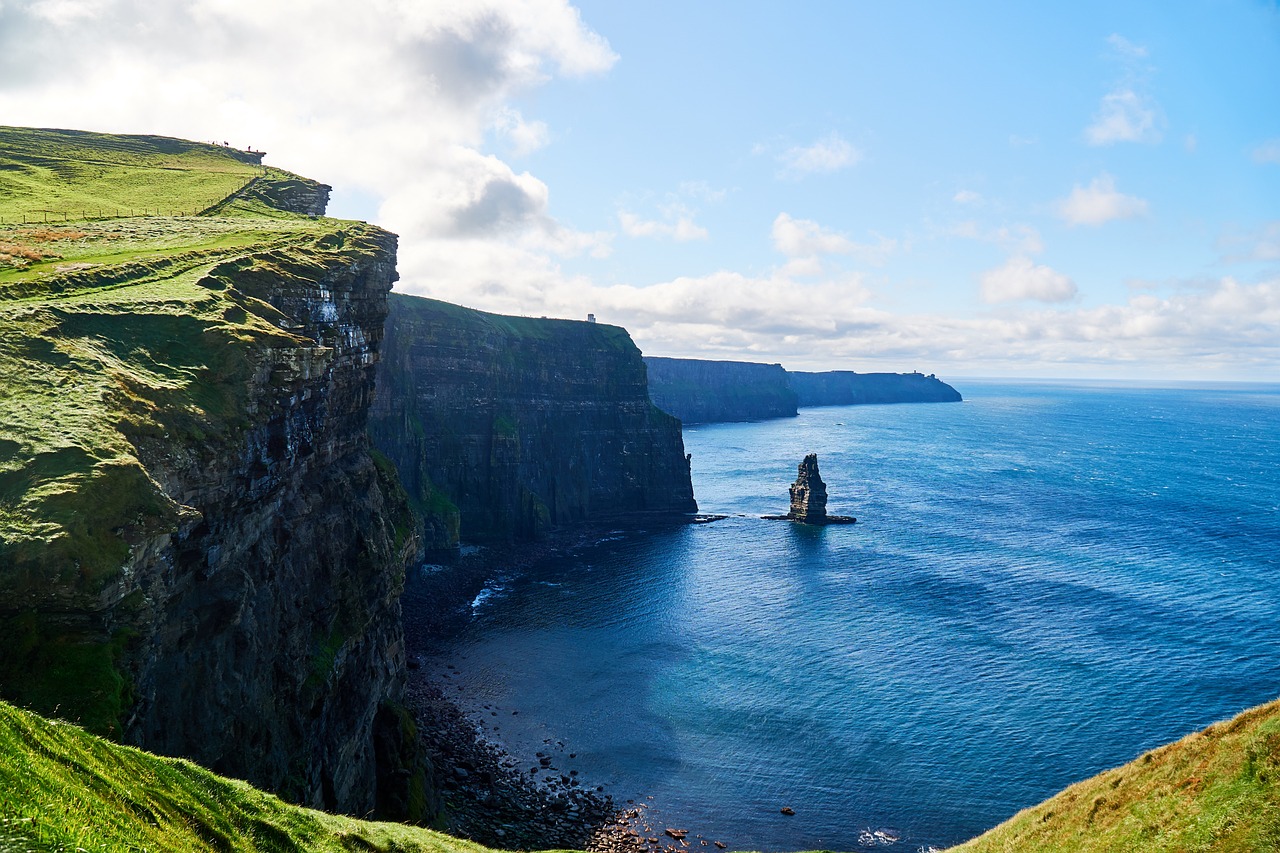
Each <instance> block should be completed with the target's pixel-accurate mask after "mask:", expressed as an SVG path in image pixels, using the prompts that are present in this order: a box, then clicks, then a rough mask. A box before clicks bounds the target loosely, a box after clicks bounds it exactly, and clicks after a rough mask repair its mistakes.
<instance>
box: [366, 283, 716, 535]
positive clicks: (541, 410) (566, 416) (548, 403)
mask: <svg viewBox="0 0 1280 853" xmlns="http://www.w3.org/2000/svg"><path fill="white" fill-rule="evenodd" d="M378 382H379V391H378V396H377V398H376V400H375V403H374V411H373V414H372V416H371V419H370V433H371V435H372V437H373V441H374V445H375V446H376V447H377V448H378V449H379V450H380V451H382V452H383V453H385V454H386V455H387V456H388V457H389V458H390V459H391V460H392V461H393V462H394V463H395V465H396V467H397V468H398V469H399V471H400V475H401V478H402V480H403V482H404V485H405V489H406V491H407V492H408V493H409V496H410V499H411V500H412V501H414V502H415V504H416V506H417V508H418V510H419V511H420V512H421V514H422V515H423V516H424V518H425V519H426V523H427V534H428V535H427V539H428V544H430V545H433V546H435V547H450V546H453V545H456V544H457V542H458V540H459V537H461V538H462V539H465V540H478V541H483V540H512V539H528V538H537V537H540V536H542V535H544V534H545V533H546V532H547V531H548V530H549V529H551V528H553V527H555V526H557V525H562V524H565V523H568V522H574V521H581V520H585V519H600V518H606V517H622V516H631V515H635V514H637V513H686V512H693V511H695V510H696V508H697V506H696V504H695V503H694V499H693V488H692V485H691V483H690V478H689V465H688V460H687V459H686V457H685V454H684V443H683V440H682V438H681V435H680V424H679V422H678V421H676V420H675V419H674V418H672V417H670V416H669V415H666V414H664V413H663V412H660V411H658V409H656V408H655V407H654V406H653V404H652V403H651V402H650V400H649V392H648V388H647V385H646V382H645V367H644V363H643V361H642V360H641V357H640V352H639V350H637V349H636V347H635V344H634V343H632V341H631V338H630V337H629V336H628V335H627V333H626V330H624V329H621V328H618V327H616V326H609V325H606V324H596V323H583V322H575V321H570V320H546V319H543V320H537V319H532V318H524V317H506V316H501V315H496V314H486V313H484V312H480V311H473V310H470V309H466V308H460V307H458V306H456V305H450V304H448V303H444V302H438V301H436V300H433V299H423V298H419V297H414V296H403V295H399V294H392V295H391V299H390V316H389V317H388V320H387V334H386V342H385V346H384V354H383V360H382V362H381V364H380V366H379V369H378Z"/></svg>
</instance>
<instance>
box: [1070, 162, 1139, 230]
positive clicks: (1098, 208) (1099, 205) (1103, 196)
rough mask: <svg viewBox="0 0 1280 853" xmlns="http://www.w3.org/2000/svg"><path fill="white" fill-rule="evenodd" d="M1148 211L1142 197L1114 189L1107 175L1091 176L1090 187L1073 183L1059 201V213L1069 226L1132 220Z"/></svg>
mask: <svg viewBox="0 0 1280 853" xmlns="http://www.w3.org/2000/svg"><path fill="white" fill-rule="evenodd" d="M1146 212H1147V203H1146V201H1145V200H1143V199H1140V198H1138V197H1136V196H1131V195H1125V194H1124V193H1121V192H1118V191H1117V190H1116V185H1115V179H1114V178H1112V177H1111V176H1110V175H1108V174H1105V173H1104V174H1102V175H1100V176H1099V177H1097V178H1094V179H1093V181H1091V182H1090V184H1089V186H1087V187H1082V186H1080V185H1079V184H1076V185H1075V187H1074V188H1073V189H1072V190H1071V195H1069V196H1067V197H1066V198H1065V199H1063V200H1062V201H1060V202H1058V215H1059V216H1061V217H1062V218H1063V219H1065V220H1066V221H1067V222H1068V223H1070V224H1071V225H1101V224H1103V223H1104V222H1110V221H1111V220H1113V219H1132V218H1134V217H1135V216H1143V215H1145V214H1146Z"/></svg>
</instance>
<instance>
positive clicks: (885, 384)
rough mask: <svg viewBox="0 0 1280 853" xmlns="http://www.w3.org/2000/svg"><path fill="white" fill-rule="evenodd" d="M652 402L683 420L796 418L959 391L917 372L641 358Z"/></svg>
mask: <svg viewBox="0 0 1280 853" xmlns="http://www.w3.org/2000/svg"><path fill="white" fill-rule="evenodd" d="M644 362H645V364H646V365H647V366H648V368H649V393H650V395H651V396H652V397H653V402H654V404H656V405H657V407H658V408H660V409H662V410H663V411H664V412H668V413H670V414H672V415H675V416H676V417H677V418H679V419H680V420H681V421H683V422H684V423H686V424H695V423H718V422H722V421H754V420H761V419H763V418H791V417H795V415H796V409H797V408H799V407H807V406H850V405H855V404H859V403H948V402H959V401H960V394H959V393H958V392H957V391H956V390H955V389H954V388H952V387H951V386H950V385H948V384H946V383H945V382H942V381H941V380H939V379H938V378H937V377H935V376H932V375H930V376H924V375H923V374H920V373H854V372H853V371H851V370H833V371H829V372H826V373H805V372H802V371H790V370H784V369H783V367H782V365H780V364H758V363H755V362H744V361H707V360H704V359H697V358H658V357H656V356H645V359H644Z"/></svg>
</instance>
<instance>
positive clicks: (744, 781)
mask: <svg viewBox="0 0 1280 853" xmlns="http://www.w3.org/2000/svg"><path fill="white" fill-rule="evenodd" d="M960 390H961V391H962V392H963V393H964V394H965V397H966V402H964V403H963V404H959V405H953V404H942V405H918V406H859V407H848V408H823V409H806V410H802V411H801V413H800V417H799V418H796V419H785V420H775V421H767V422H763V423H755V424H720V425H709V426H703V427H697V428H693V429H689V430H686V431H685V442H686V446H687V449H688V450H689V451H690V452H691V453H692V454H693V472H694V487H695V490H696V493H697V496H698V501H699V504H700V505H701V508H702V509H703V511H706V512H721V513H730V514H733V517H731V518H729V519H727V520H725V521H721V522H718V523H715V524H710V525H705V526H696V527H687V528H682V529H678V530H672V531H668V532H663V533H658V534H646V535H643V536H641V535H636V534H626V533H620V534H618V536H617V537H616V538H610V539H609V540H607V541H604V542H601V543H599V544H598V545H596V546H594V547H591V548H587V549H585V550H583V551H582V552H581V553H580V554H578V555H576V556H575V557H574V558H573V559H571V560H559V561H555V562H553V563H548V564H547V565H543V566H541V567H539V568H538V569H536V570H534V571H532V572H530V573H528V574H526V575H524V576H521V577H516V578H505V579H502V580H501V581H500V582H499V583H497V584H495V585H494V586H493V587H492V588H491V589H490V590H489V594H488V595H487V596H486V597H485V598H484V599H483V600H482V601H479V602H477V606H476V608H475V618H474V619H473V621H472V624H471V625H470V626H469V628H468V629H467V630H466V631H465V633H464V634H463V635H462V636H460V637H459V638H458V639H457V640H456V641H455V642H454V643H453V644H452V645H451V646H450V647H449V648H448V649H447V653H446V656H445V658H444V659H445V660H447V661H449V662H450V663H453V664H455V665H457V666H458V667H459V669H460V670H461V671H462V676H461V682H462V685H463V688H464V695H467V696H471V697H475V698H476V699H477V700H478V701H481V702H489V703H496V704H497V705H498V706H500V707H502V708H503V709H504V711H505V710H509V709H519V711H520V715H519V716H509V715H506V714H504V715H503V717H502V718H501V727H502V731H501V732H500V734H499V737H501V738H503V739H504V740H506V741H507V742H509V743H510V744H511V745H512V746H513V747H514V748H515V750H516V751H518V752H519V751H524V752H527V753H529V754H531V753H532V752H533V751H534V750H536V749H541V748H542V741H543V739H544V738H548V737H550V738H553V739H559V740H563V741H565V742H566V744H568V748H571V749H573V750H574V751H575V752H576V754H577V758H576V759H575V760H574V761H572V762H568V763H567V764H564V765H562V767H565V768H567V767H570V766H572V767H573V768H575V769H578V770H579V771H580V772H581V773H582V774H583V778H584V779H586V780H589V781H590V782H591V783H592V784H596V783H603V784H606V785H609V786H611V787H610V790H611V791H612V792H613V793H614V794H615V796H618V795H621V796H622V797H623V798H626V797H642V796H643V795H652V796H653V798H654V799H653V801H652V802H654V803H655V804H656V805H657V806H658V808H660V809H661V813H662V815H663V817H662V820H664V821H665V824H664V825H667V826H674V825H681V826H687V827H689V828H692V829H694V831H696V832H702V833H704V834H705V835H706V836H707V837H709V838H716V839H720V840H723V841H725V842H728V843H729V844H730V845H731V846H732V847H734V848H744V847H746V848H752V849H766V848H767V849H783V850H788V849H789V850H795V849H801V848H813V847H826V848H834V849H844V850H854V849H861V848H860V845H859V840H858V836H859V833H860V831H862V830H864V829H867V828H871V829H877V828H882V827H892V828H894V829H895V830H897V831H898V832H900V833H902V835H903V839H902V841H901V842H899V843H898V844H897V845H894V847H892V848H883V846H882V849H899V850H916V849H917V848H918V847H920V846H921V845H928V844H937V845H941V844H949V843H954V842H957V841H960V840H963V839H965V838H968V837H970V836H972V835H974V834H976V833H978V832H980V831H982V830H984V829H986V828H988V827H990V826H992V825H994V824H995V823H997V822H999V821H1000V820H1002V819H1004V818H1006V817H1008V816H1009V815H1011V814H1012V813H1013V812H1015V811H1017V810H1018V809H1020V808H1022V807H1024V806H1027V805H1030V804H1032V803H1035V802H1037V801H1039V800H1041V799H1042V798H1044V797H1046V796H1048V795H1050V794H1052V793H1054V792H1055V791H1057V790H1059V789H1060V788H1062V787H1064V786H1065V785H1067V784H1069V783H1070V782H1072V781H1074V780H1077V779H1080V778H1082V777H1085V776H1088V775H1091V774H1093V773H1095V772H1097V771H1098V770H1101V769H1103V768H1105V767H1108V766H1113V765H1115V764H1118V763H1121V762H1124V761H1127V760H1129V759H1131V758H1133V757H1135V756H1136V755H1138V754H1139V753H1141V752H1142V751H1144V750H1146V749H1148V748H1151V747H1154V746H1156V745H1158V744H1161V743H1164V742H1167V741H1170V740H1173V739H1176V738H1178V737H1180V736H1181V735H1183V734H1186V733H1188V732H1190V731H1192V730H1195V729H1198V728H1200V727H1203V726H1204V725H1206V724H1208V723H1210V722H1212V721H1214V720H1217V719H1221V718H1224V717H1227V716H1230V715H1232V714H1235V713H1236V712H1238V711H1240V710H1241V709H1243V708H1245V707H1247V706H1250V705H1253V704H1257V703H1259V702H1263V701H1266V700H1268V699H1272V698H1275V696H1277V695H1278V694H1280V556H1278V555H1280V469H1278V467H1277V466H1278V464H1280V386H1251V387H1245V386H1216V387H1209V388H1199V389H1195V388H1180V389H1178V388H1121V387H1086V386H1067V385H979V384H973V383H962V384H961V385H960ZM807 452H817V453H818V456H819V461H820V464H821V468H822V473H823V477H824V479H825V480H826V482H827V485H828V491H829V492H830V494H831V501H830V505H829V509H830V511H831V512H833V513H843V514H848V515H855V516H857V517H858V524H857V525H855V526H852V527H833V528H826V529H810V528H804V527H800V526H796V525H792V524H789V523H786V522H774V521H763V520H760V519H758V518H756V516H758V515H760V514H765V513H775V512H785V511H786V508H787V497H786V495H787V485H788V484H789V482H790V481H791V480H792V479H794V477H795V469H796V465H797V464H798V462H799V461H800V459H801V457H802V456H803V455H804V454H805V453H807ZM456 682H457V679H455V683H456ZM784 805H787V806H791V807H792V808H794V809H795V811H796V815H795V816H794V817H785V816H782V815H781V814H780V813H779V809H780V807H781V806H784Z"/></svg>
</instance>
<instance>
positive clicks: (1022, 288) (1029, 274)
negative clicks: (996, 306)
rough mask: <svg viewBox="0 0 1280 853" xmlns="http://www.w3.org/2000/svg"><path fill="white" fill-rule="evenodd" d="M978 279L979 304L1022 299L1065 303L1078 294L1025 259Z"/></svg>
mask: <svg viewBox="0 0 1280 853" xmlns="http://www.w3.org/2000/svg"><path fill="white" fill-rule="evenodd" d="M981 278H982V301H983V302H987V303H994V302H1016V301H1019V300H1024V299H1034V300H1036V301H1039V302H1066V301H1068V300H1070V299H1074V298H1075V296H1076V293H1077V292H1078V291H1077V288H1076V283H1075V282H1074V281H1072V280H1071V279H1070V278H1068V277H1067V276H1065V275H1063V274H1062V273H1060V272H1057V271H1056V270H1053V269H1051V268H1049V267H1047V266H1045V265H1043V264H1036V263H1034V262H1033V261H1032V260H1031V259H1030V258H1028V257H1026V256H1025V255H1015V256H1014V257H1012V258H1010V259H1009V260H1008V261H1007V262H1006V263H1005V265H1004V266H1002V267H997V268H996V269H993V270H987V271H986V272H984V273H983V274H982V277H981Z"/></svg>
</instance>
